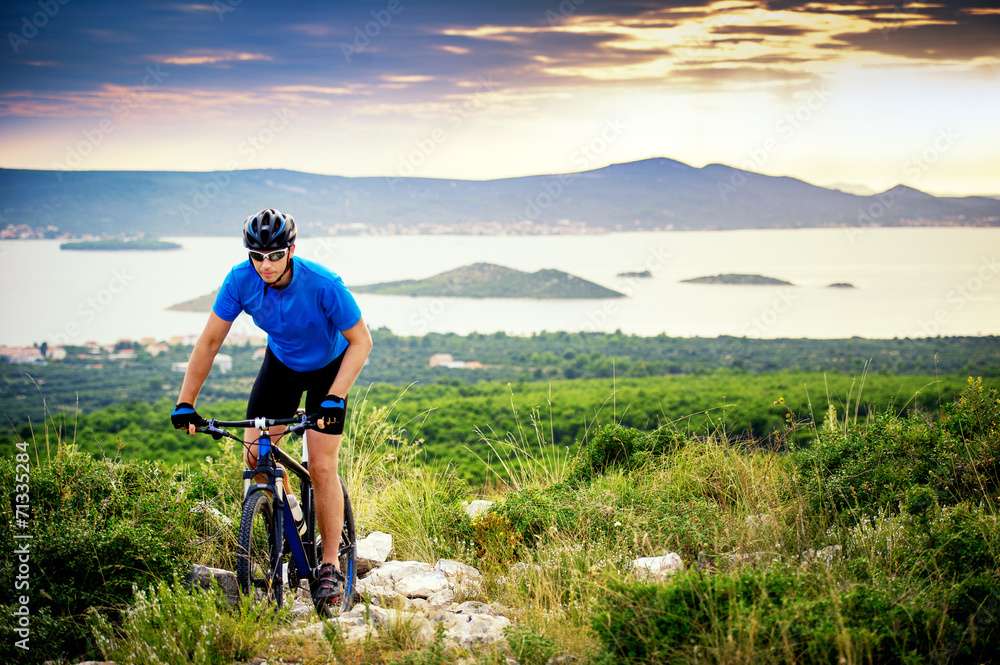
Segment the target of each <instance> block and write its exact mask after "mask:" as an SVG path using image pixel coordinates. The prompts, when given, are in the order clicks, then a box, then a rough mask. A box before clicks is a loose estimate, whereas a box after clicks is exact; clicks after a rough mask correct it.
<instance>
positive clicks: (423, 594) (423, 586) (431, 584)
mask: <svg viewBox="0 0 1000 665" xmlns="http://www.w3.org/2000/svg"><path fill="white" fill-rule="evenodd" d="M448 588H449V586H448V578H447V577H446V576H445V574H444V573H442V572H441V571H440V570H431V571H429V572H424V573H416V574H414V575H408V576H407V577H404V578H403V579H401V580H399V581H398V582H396V592H397V593H401V594H403V595H404V596H406V597H407V598H428V597H429V596H432V595H434V594H435V593H437V592H439V591H444V590H446V589H448ZM448 602H451V601H450V600H449V601H448Z"/></svg>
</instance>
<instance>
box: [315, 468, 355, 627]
mask: <svg viewBox="0 0 1000 665" xmlns="http://www.w3.org/2000/svg"><path fill="white" fill-rule="evenodd" d="M340 487H341V489H342V490H343V492H344V524H343V526H342V527H341V529H340V551H339V552H338V556H337V558H338V559H339V560H340V572H341V573H342V574H343V576H344V593H343V596H342V597H341V599H340V611H341V612H347V611H348V610H350V609H351V608H352V607H353V606H354V595H355V594H356V593H357V590H356V589H357V583H358V570H357V569H358V566H357V553H358V546H357V539H356V537H355V533H356V532H355V525H354V508H353V507H352V506H351V496H350V494H349V493H348V491H347V483H345V482H344V479H343V478H340ZM317 541H318V542H317V543H316V560H317V561H321V560H322V559H323V541H322V540H321V539H319V538H317Z"/></svg>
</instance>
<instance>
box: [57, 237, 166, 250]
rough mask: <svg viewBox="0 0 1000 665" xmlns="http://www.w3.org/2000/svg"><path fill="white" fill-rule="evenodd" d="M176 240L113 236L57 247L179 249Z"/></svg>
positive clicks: (73, 242) (82, 248)
mask: <svg viewBox="0 0 1000 665" xmlns="http://www.w3.org/2000/svg"><path fill="white" fill-rule="evenodd" d="M180 248H181V246H180V245H179V244H177V243H176V242H168V241H166V240H154V239H152V238H135V239H126V238H115V239H107V240H73V241H70V242H64V243H60V244H59V249H70V250H86V251H111V252H122V251H142V252H148V251H161V250H165V249H180Z"/></svg>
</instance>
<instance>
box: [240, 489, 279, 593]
mask: <svg viewBox="0 0 1000 665" xmlns="http://www.w3.org/2000/svg"><path fill="white" fill-rule="evenodd" d="M279 537H280V536H279ZM279 542H280V541H276V539H275V528H274V504H273V497H272V495H271V492H269V491H267V492H265V491H263V490H258V491H256V492H252V493H250V495H248V496H247V498H246V501H244V503H243V516H242V518H241V519H240V535H239V542H238V543H237V548H236V581H237V582H238V583H239V585H240V591H241V592H242V593H244V594H251V593H252V594H253V595H254V597H255V599H256V600H264V599H270V600H273V601H274V602H275V604H277V605H279V606H280V605H281V602H282V599H283V586H282V580H281V562H280V560H279V559H278V544H279Z"/></svg>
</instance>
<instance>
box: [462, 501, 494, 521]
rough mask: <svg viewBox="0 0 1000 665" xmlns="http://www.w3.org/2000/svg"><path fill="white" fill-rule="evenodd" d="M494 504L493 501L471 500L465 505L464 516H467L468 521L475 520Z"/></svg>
mask: <svg viewBox="0 0 1000 665" xmlns="http://www.w3.org/2000/svg"><path fill="white" fill-rule="evenodd" d="M494 503H495V502H494V501H489V500H487V499H473V500H472V501H470V502H469V503H467V504H465V514H466V515H468V516H469V518H470V519H475V518H476V517H477V516H479V515H482V514H483V513H485V512H486V511H487V510H489V509H490V507H492V506H493V504H494Z"/></svg>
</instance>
